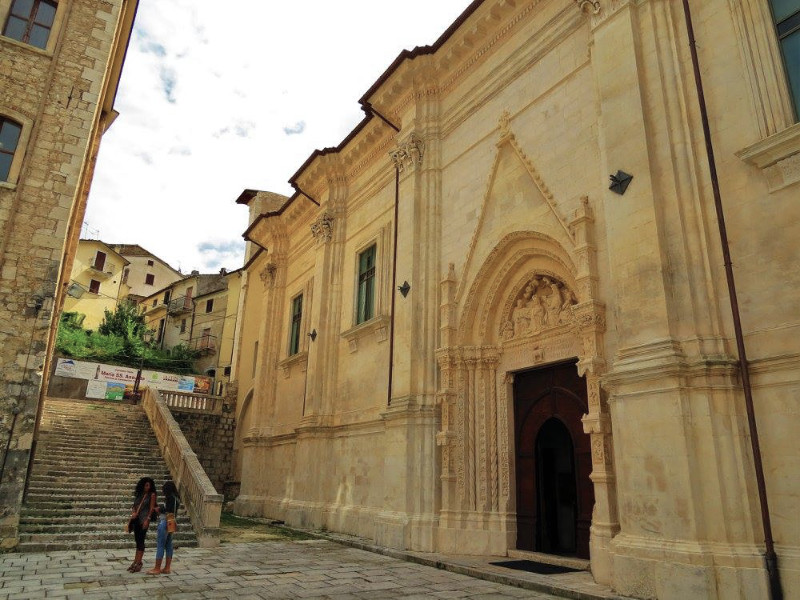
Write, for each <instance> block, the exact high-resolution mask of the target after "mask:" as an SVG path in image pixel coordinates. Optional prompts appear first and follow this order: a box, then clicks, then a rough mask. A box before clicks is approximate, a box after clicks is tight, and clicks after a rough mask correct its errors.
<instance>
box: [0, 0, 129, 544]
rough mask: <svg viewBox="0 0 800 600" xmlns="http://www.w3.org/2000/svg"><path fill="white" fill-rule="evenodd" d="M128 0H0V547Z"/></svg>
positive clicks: (124, 31)
mask: <svg viewBox="0 0 800 600" xmlns="http://www.w3.org/2000/svg"><path fill="white" fill-rule="evenodd" d="M136 7H137V1H136V0H59V1H56V0H35V1H34V0H0V227H2V237H0V357H1V361H2V362H1V363H0V364H1V365H2V369H1V370H0V549H6V550H7V549H9V548H13V547H15V546H16V544H17V542H18V526H19V512H20V506H21V504H22V498H23V493H24V489H25V485H26V480H27V473H28V468H29V464H30V460H31V455H32V451H33V450H32V448H33V447H34V444H35V441H34V438H35V429H36V421H37V418H38V415H39V411H40V408H41V397H42V389H46V381H45V382H44V385H43V378H44V379H46V378H47V375H46V374H47V373H48V372H49V370H48V369H49V361H50V360H51V358H52V352H53V342H54V340H55V334H56V330H57V320H58V315H59V314H60V312H61V309H62V307H63V303H64V297H65V293H66V288H67V286H68V284H69V275H70V270H71V268H72V263H73V260H74V258H75V253H76V249H77V246H78V237H79V235H80V230H81V225H82V223H83V217H84V214H85V212H86V199H87V197H88V194H89V187H90V185H91V181H92V175H93V171H94V165H95V161H96V158H97V152H98V149H99V145H100V139H101V136H102V134H103V133H104V132H105V131H106V129H107V128H108V127H109V126H110V125H111V123H112V122H113V121H114V119H115V118H116V117H117V112H116V111H115V110H114V99H115V97H116V92H117V85H118V83H119V77H120V73H121V70H122V64H123V62H124V59H125V52H126V49H127V46H128V40H129V38H130V34H131V29H132V27H133V19H134V15H135V13H136Z"/></svg>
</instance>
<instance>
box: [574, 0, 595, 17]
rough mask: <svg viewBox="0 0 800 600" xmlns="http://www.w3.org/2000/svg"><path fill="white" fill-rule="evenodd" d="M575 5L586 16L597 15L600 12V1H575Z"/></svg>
mask: <svg viewBox="0 0 800 600" xmlns="http://www.w3.org/2000/svg"><path fill="white" fill-rule="evenodd" d="M575 3H576V4H577V5H578V7H579V8H580V9H581V11H582V12H584V13H586V14H590V13H591V14H593V15H596V14H597V13H599V12H600V2H598V0H575Z"/></svg>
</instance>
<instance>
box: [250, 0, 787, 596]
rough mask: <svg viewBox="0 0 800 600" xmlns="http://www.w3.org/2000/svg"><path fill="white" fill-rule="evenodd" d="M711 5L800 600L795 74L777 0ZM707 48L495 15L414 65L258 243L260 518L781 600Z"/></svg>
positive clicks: (540, 1)
mask: <svg viewBox="0 0 800 600" xmlns="http://www.w3.org/2000/svg"><path fill="white" fill-rule="evenodd" d="M690 5H691V10H692V18H693V23H694V33H695V36H696V38H697V46H696V47H697V49H698V63H699V72H700V74H701V76H702V79H703V84H704V89H705V102H706V105H707V107H708V114H709V119H710V132H711V139H712V141H713V147H714V153H715V155H716V163H715V166H716V169H717V171H718V174H719V183H720V192H721V197H722V200H723V205H724V210H725V220H726V223H727V230H728V237H729V244H730V251H731V254H732V259H733V265H734V272H735V277H736V284H737V288H738V290H739V306H740V312H741V318H742V322H743V329H744V341H745V343H746V345H747V350H748V355H749V367H750V375H751V379H752V388H753V397H754V402H755V416H756V420H757V423H758V426H759V441H760V445H761V453H762V457H761V460H762V463H763V467H764V472H765V474H766V476H765V480H766V495H767V497H768V499H769V514H770V516H771V523H772V534H773V537H774V540H775V548H776V550H777V555H778V558H779V565H780V577H781V581H782V584H783V588H784V591H785V592H786V594H787V597H800V524H799V523H800V519H798V517H797V504H798V492H799V491H800V483H799V482H798V479H797V476H796V471H797V465H798V464H800V446H798V444H797V443H796V437H797V433H798V431H800V416H799V415H800V413H798V410H797V403H798V401H800V383H798V381H800V376H799V375H800V353H798V349H797V344H796V338H797V334H798V327H799V326H800V311H798V308H797V299H796V296H797V292H798V291H800V269H798V268H797V264H798V258H800V257H798V245H797V243H796V240H797V239H798V237H800V218H798V217H800V204H798V202H797V199H798V197H800V184H799V183H798V182H799V181H800V170H799V169H798V164H800V163H799V162H798V161H800V125H798V124H797V123H796V120H797V119H796V109H795V104H794V102H793V99H792V94H791V86H792V85H793V79H792V77H793V74H792V73H791V71H788V72H787V69H786V68H785V67H786V65H785V63H784V57H783V55H782V54H781V45H780V44H781V39H780V36H779V35H778V34H777V33H776V19H778V16H777V15H773V13H772V12H771V10H770V2H768V1H767V0H741V1H736V2H730V1H728V0H711V1H708V2H698V1H694V0H692V1H691V2H690ZM421 18H422V16H421ZM690 47H691V46H690V43H689V32H688V28H687V21H686V19H685V15H684V11H683V7H682V2H678V1H673V0H637V1H632V0H597V1H586V0H584V1H575V0H530V1H519V0H484V1H476V2H473V3H472V4H471V5H470V6H469V7H468V8H467V9H466V11H465V12H464V13H463V14H462V16H461V17H460V18H459V19H458V20H457V21H456V22H455V23H454V24H453V25H452V26H451V27H450V28H449V29H448V30H447V31H446V32H445V33H444V34H443V35H442V37H441V38H440V39H439V40H437V41H436V42H435V43H434V44H433V45H431V46H425V47H421V48H416V49H415V50H413V51H406V52H404V53H403V54H401V55H400V56H399V57H398V59H397V60H396V61H395V63H393V64H392V65H391V66H390V67H389V69H388V70H387V71H386V72H385V73H384V74H383V75H382V76H381V77H380V78H379V79H378V81H376V83H375V84H374V85H373V86H372V88H371V89H370V90H368V91H367V93H366V94H365V95H364V96H363V97H362V98H361V104H362V106H363V108H364V110H365V112H366V117H365V118H364V120H363V121H362V122H361V123H360V124H359V125H358V126H357V127H356V128H355V129H354V131H353V132H352V133H351V134H350V135H349V136H348V137H347V138H346V139H345V140H344V141H343V142H342V143H341V144H339V146H337V147H335V148H327V149H325V150H321V151H317V152H315V153H314V154H313V155H312V156H311V157H310V158H309V159H308V160H307V161H306V163H305V164H304V165H302V167H301V168H300V169H299V170H298V172H297V173H296V174H295V175H294V176H293V177H292V179H291V183H292V185H293V186H294V189H295V190H296V193H295V194H294V195H293V196H292V197H291V198H290V199H288V200H287V201H286V202H284V203H283V204H281V205H279V206H276V207H271V209H269V210H266V211H265V212H263V213H262V214H261V215H260V216H257V217H256V218H253V220H252V223H251V225H250V227H249V228H248V230H247V232H246V233H245V237H246V238H247V239H248V240H251V241H252V242H254V243H255V244H257V245H258V246H259V247H261V248H262V249H263V250H262V251H260V254H259V257H258V260H257V261H251V263H252V264H256V265H258V273H257V274H256V273H253V274H252V276H253V277H258V278H259V280H258V285H253V286H252V287H251V288H250V290H257V293H258V302H260V306H261V311H260V312H261V318H260V319H259V321H258V323H257V324H256V323H254V324H247V323H245V324H244V325H243V327H244V328H245V329H250V328H251V327H258V328H260V329H259V334H258V343H257V344H256V345H255V347H256V348H257V349H258V355H257V358H256V361H255V367H254V371H253V372H254V377H253V381H252V388H251V389H249V390H240V391H241V393H242V394H246V395H247V396H248V398H249V399H250V400H249V402H247V403H246V406H245V407H244V408H243V413H246V414H241V415H239V422H240V423H246V424H247V427H246V431H239V432H237V439H240V440H241V442H240V444H239V446H238V455H239V461H240V465H239V467H238V468H240V469H241V495H240V496H239V497H238V499H237V501H236V510H237V512H240V513H244V514H258V515H265V516H269V517H273V518H280V519H284V520H286V521H287V523H290V524H295V525H303V526H309V527H325V528H327V529H330V530H334V531H342V532H348V533H352V534H356V535H360V536H364V537H367V538H370V539H373V540H375V541H376V542H377V543H379V544H383V545H386V546H391V547H397V548H409V549H413V550H419V551H437V552H446V553H460V554H464V553H470V554H480V555H501V556H503V555H506V554H507V553H508V552H509V551H510V550H517V549H519V550H531V551H538V552H544V553H551V554H568V555H575V556H578V557H586V558H589V559H590V560H591V569H592V572H593V575H594V577H595V579H596V580H597V581H599V582H603V583H606V584H608V585H611V586H612V587H613V588H614V589H615V590H617V591H618V592H620V593H622V594H628V595H632V596H636V597H642V598H652V597H658V598H710V597H715V598H761V597H767V589H768V579H767V575H766V571H765V568H764V539H765V530H764V527H763V522H764V521H763V519H762V513H761V508H760V504H759V494H758V485H757V477H756V474H755V473H756V472H755V466H754V465H755V461H754V458H753V451H752V447H751V442H750V436H751V431H750V429H749V427H748V420H747V415H746V407H745V400H744V395H743V392H742V384H741V373H740V370H739V367H738V365H739V363H738V354H737V348H736V343H735V340H734V337H735V336H734V327H733V325H732V318H731V314H732V313H731V307H730V304H729V301H728V298H729V291H728V287H727V285H726V273H725V269H724V257H723V253H722V249H721V248H722V246H721V243H720V236H719V233H718V228H717V217H716V213H715V208H714V192H713V188H712V183H711V181H712V178H711V175H710V167H709V162H708V160H707V159H708V153H707V148H706V145H705V140H704V136H703V129H702V121H701V111H700V103H699V94H698V87H697V86H696V84H695V79H694V76H693V63H692V57H691V53H690ZM787 73H788V75H787ZM618 172H622V173H619V174H618ZM624 173H627V174H630V175H632V176H633V179H632V180H630V181H629V182H627V183H629V185H628V187H627V189H626V190H624V194H618V193H615V191H613V190H610V189H609V175H615V176H618V177H620V178H623V179H624ZM617 191H623V190H622V189H620V187H619V186H617ZM253 193H254V194H255V192H253ZM248 293H251V292H248ZM246 301H247V302H251V301H252V297H250V296H249V297H248V299H247V300H246ZM247 368H248V369H249V368H250V367H249V366H248V367H247Z"/></svg>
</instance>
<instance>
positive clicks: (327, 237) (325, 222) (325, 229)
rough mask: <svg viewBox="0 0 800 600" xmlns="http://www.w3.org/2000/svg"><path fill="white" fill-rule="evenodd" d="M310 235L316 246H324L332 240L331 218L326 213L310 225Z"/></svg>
mask: <svg viewBox="0 0 800 600" xmlns="http://www.w3.org/2000/svg"><path fill="white" fill-rule="evenodd" d="M311 235H312V236H313V238H314V239H315V240H316V242H317V245H319V244H326V243H328V242H330V241H331V239H332V238H333V216H332V215H331V214H330V213H328V212H326V213H323V214H322V216H320V218H319V219H317V220H316V221H314V222H313V223H312V224H311Z"/></svg>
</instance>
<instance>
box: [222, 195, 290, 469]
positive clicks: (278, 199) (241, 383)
mask: <svg viewBox="0 0 800 600" xmlns="http://www.w3.org/2000/svg"><path fill="white" fill-rule="evenodd" d="M287 200H288V198H287V197H286V196H282V195H281V194H275V193H272V192H262V191H258V190H245V191H244V192H242V194H241V195H240V196H239V198H237V200H236V203H237V204H240V205H243V206H246V207H247V209H248V223H253V222H254V221H255V220H256V219H258V218H259V216H260V215H262V214H265V213H270V212H274V211H277V210H279V209H280V208H281V207H282V206H283V205H284V204H286V201H287ZM267 254H268V253H267V252H265V251H264V249H263V248H261V247H259V246H258V245H257V244H254V243H253V242H251V241H248V242H247V243H246V245H245V256H244V258H245V263H244V266H243V267H242V269H241V273H242V277H241V280H240V285H241V291H240V295H239V305H238V309H237V315H238V318H237V324H236V335H235V338H234V344H233V348H232V356H233V360H232V378H233V379H232V381H235V382H236V394H237V396H236V415H235V416H236V424H237V426H236V436H235V438H234V448H233V453H234V457H233V460H232V465H233V478H234V479H235V480H236V481H240V480H241V474H242V464H241V459H242V454H241V444H242V439H243V438H244V436H245V432H247V431H249V430H250V428H251V427H252V426H253V414H254V411H253V410H252V409H251V402H252V400H253V395H254V393H255V385H256V367H257V357H258V348H259V340H260V338H261V336H262V335H263V332H262V330H261V324H262V323H263V321H264V319H263V315H264V306H263V299H264V291H265V283H266V273H267V271H266V267H267V265H268V264H269V260H268V258H267Z"/></svg>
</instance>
